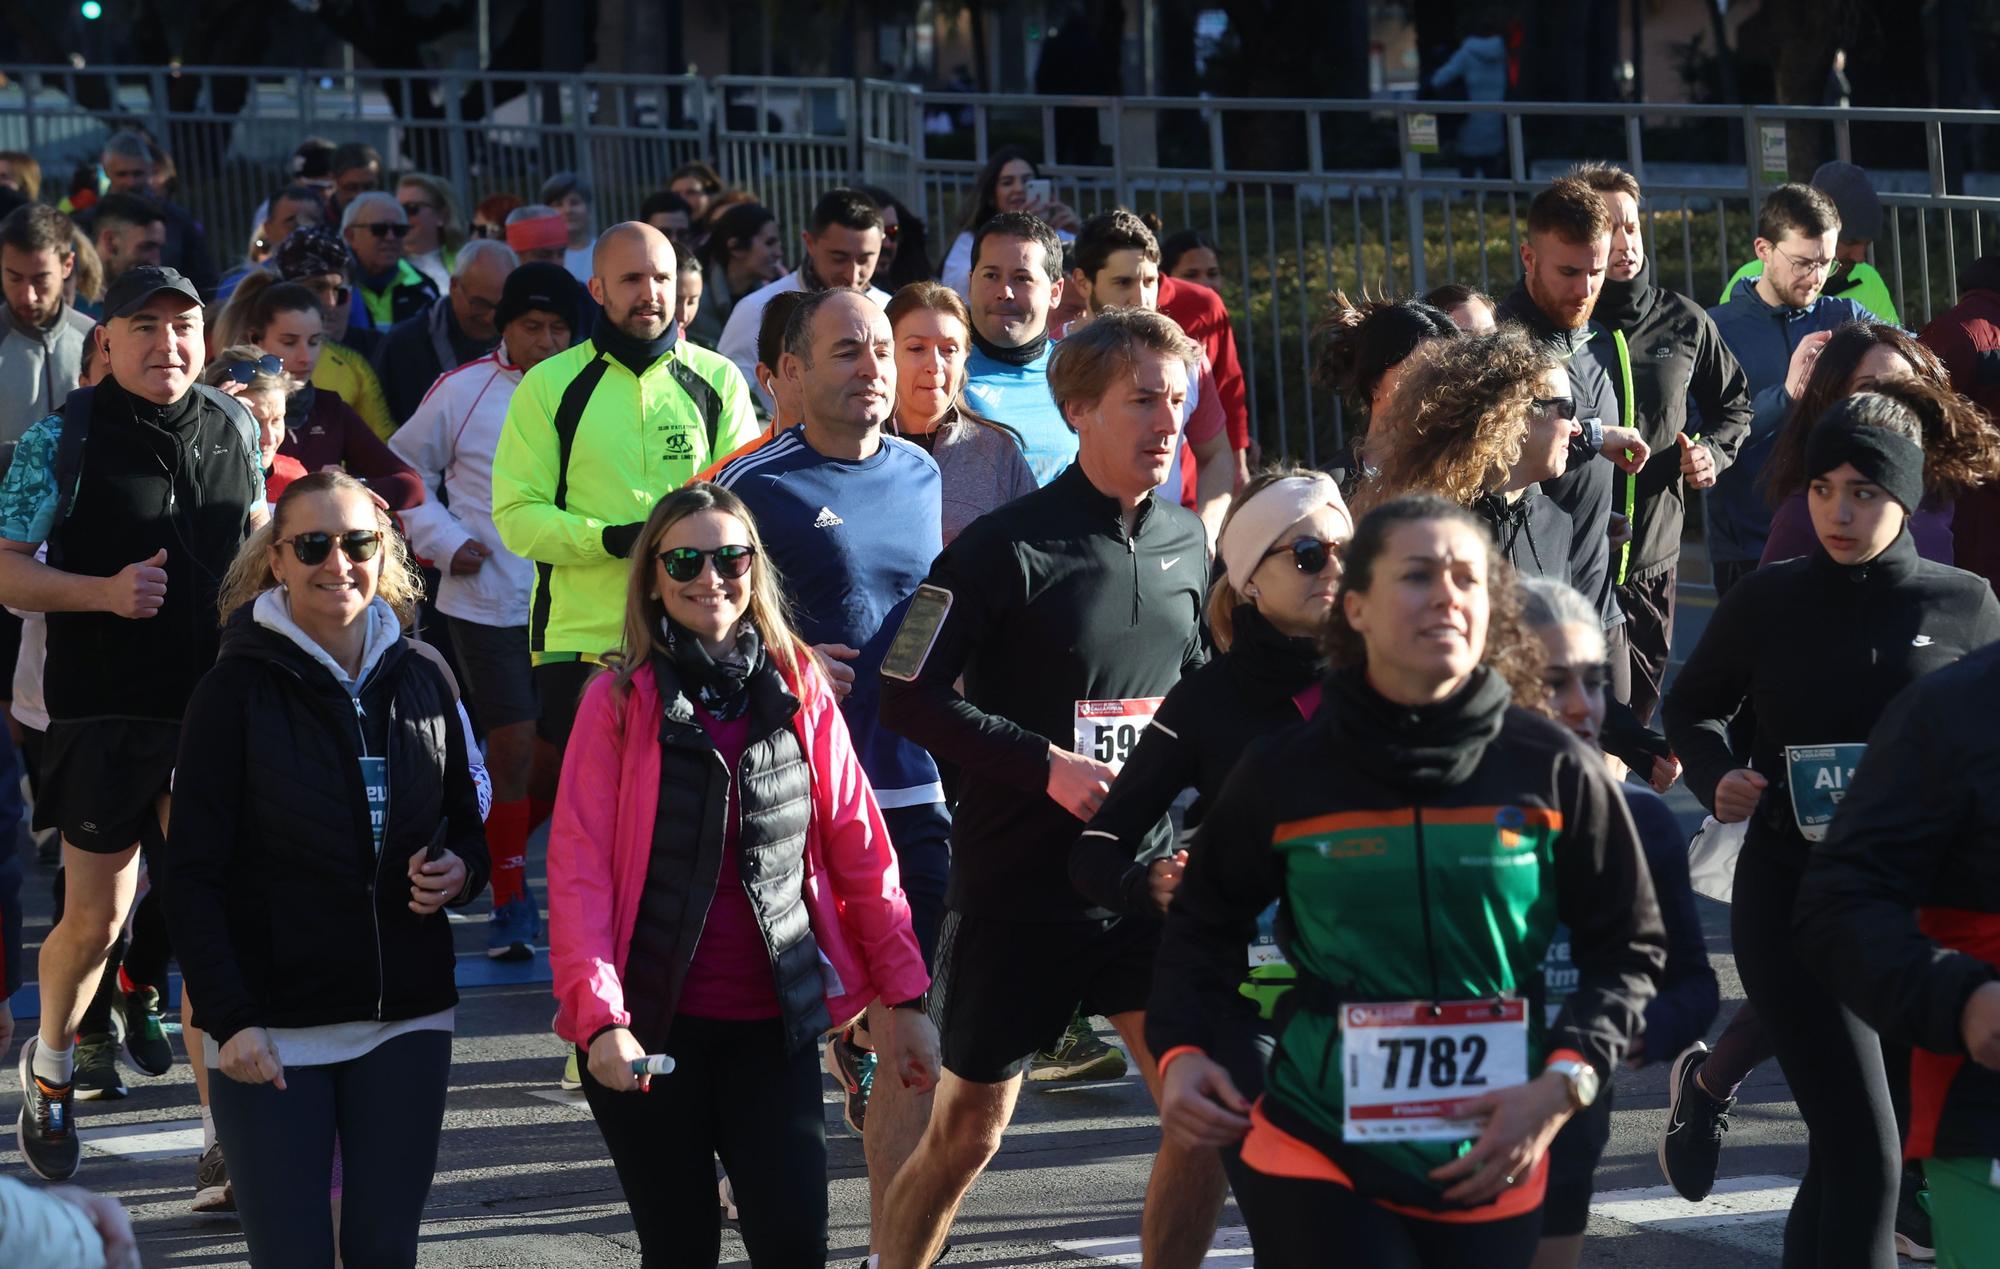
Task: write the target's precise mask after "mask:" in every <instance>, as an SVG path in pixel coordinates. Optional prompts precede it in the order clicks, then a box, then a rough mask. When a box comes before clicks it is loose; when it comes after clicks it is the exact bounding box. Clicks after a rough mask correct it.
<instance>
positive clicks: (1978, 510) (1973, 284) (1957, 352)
mask: <svg viewBox="0 0 2000 1269" xmlns="http://www.w3.org/2000/svg"><path fill="white" fill-rule="evenodd" d="M1958 287H1959V299H1958V303H1957V304H1955V305H1953V306H1952V307H1951V308H1949V309H1946V310H1945V311H1944V312H1942V313H1939V314H1938V315H1937V316H1936V317H1934V318H1932V319H1931V323H1930V325H1928V326H1926V327H1924V330H1923V334H1922V335H1920V336H1918V338H1919V339H1921V340H1922V341H1923V342H1924V343H1925V344H1926V345H1927V346H1928V347H1929V348H1930V350H1931V351H1932V352H1934V353H1936V354H1937V355H1938V358H1939V360H1941V361H1943V362H1944V368H1945V370H1947V371H1948V372H1949V373H1950V374H1951V386H1952V387H1953V388H1956V389H1957V390H1958V391H1959V392H1961V393H1963V394H1964V395H1966V396H1968V397H1971V398H1972V399H1973V400H1974V401H1976V402H1978V403H1979V405H1980V407H1981V408H1982V409H1984V410H1985V411H1986V412H1987V413H1988V414H1990V415H1992V416H1993V418H1994V419H1995V420H1996V421H2000V255H1992V256H1982V257H1980V258H1979V259H1977V260H1975V261H1973V262H1972V263H1971V264H1970V265H1968V266H1967V267H1966V270H1965V272H1964V273H1962V274H1960V275H1959V279H1958ZM1951 527H1952V539H1953V544H1952V545H1953V556H1952V562H1953V563H1954V564H1956V565H1958V567H1960V568H1962V569H1967V570H1969V571H1971V572H1974V573H1977V574H1979V575H1980V576H1981V577H1984V578H1985V579H1986V580H1987V581H1989V582H1991V583H1993V584H1994V585H1995V587H1996V588H2000V488H1996V487H1995V486H1993V485H1988V486H1986V487H1985V488H1983V489H1978V490H1974V491H1973V492H1972V493H1970V494H1967V495H1966V496H1965V497H1963V498H1961V499H1959V501H1958V504H1957V507H1956V509H1955V510H1954V512H1953V514H1952V526H1951Z"/></svg>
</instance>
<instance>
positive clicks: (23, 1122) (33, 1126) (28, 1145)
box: [14, 1036, 83, 1181]
mask: <svg viewBox="0 0 2000 1269" xmlns="http://www.w3.org/2000/svg"><path fill="white" fill-rule="evenodd" d="M41 1043H42V1041H41V1037H40V1036H30V1037H28V1042H27V1043H26V1044H24V1045H22V1046H21V1116H20V1118H19V1119H17V1120H16V1121H15V1124H14V1132H15V1140H16V1141H17V1142H19V1143H20V1147H21V1157H22V1158H23V1159H25V1160H26V1161H27V1164H28V1166H29V1167H30V1168H32V1169H33V1170H34V1173H35V1175H36V1176H38V1177H40V1178H42V1179H43V1180H44V1181H67V1180H69V1179H70V1178H71V1177H73V1176H75V1175H76V1168H77V1164H79V1163H80V1162H82V1160H83V1146H82V1143H80V1142H79V1141H78V1140H77V1139H76V1122H75V1119H74V1117H73V1116H72V1114H71V1104H70V1087H71V1086H70V1085H68V1084H50V1083H46V1082H45V1081H43V1080H42V1079H41V1078H40V1077H39V1076H37V1075H36V1074H35V1068H34V1061H35V1050H36V1049H38V1048H40V1047H41Z"/></svg>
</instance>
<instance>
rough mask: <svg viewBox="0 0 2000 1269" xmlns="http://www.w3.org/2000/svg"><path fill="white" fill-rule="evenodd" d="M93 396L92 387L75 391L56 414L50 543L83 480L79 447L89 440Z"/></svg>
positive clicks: (94, 392)
mask: <svg viewBox="0 0 2000 1269" xmlns="http://www.w3.org/2000/svg"><path fill="white" fill-rule="evenodd" d="M96 396H97V389H95V388H78V389H77V390H76V391H74V392H72V393H70V394H69V398H68V399H67V400H65V401H64V402H63V403H62V408H61V409H60V410H57V411H56V413H57V414H60V415H61V416H62V421H63V425H62V434H61V435H60V436H58V437H57V438H56V459H55V465H54V472H55V478H56V514H55V518H54V519H52V520H50V521H49V533H48V541H49V542H51V543H53V542H54V541H55V536H56V530H57V529H59V528H61V527H62V523H63V521H65V520H67V519H69V513H70V508H71V507H73V506H75V505H76V487H77V482H78V481H80V480H81V479H83V447H84V444H85V443H86V442H87V441H89V439H90V416H91V414H92V410H91V404H90V403H91V401H92V399H93V398H95V397H96Z"/></svg>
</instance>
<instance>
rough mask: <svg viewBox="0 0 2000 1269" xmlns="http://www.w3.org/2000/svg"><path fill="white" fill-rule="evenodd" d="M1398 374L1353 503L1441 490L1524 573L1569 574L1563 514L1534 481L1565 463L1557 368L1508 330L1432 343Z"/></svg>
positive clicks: (1571, 430)
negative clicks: (1370, 468) (1369, 467)
mask: <svg viewBox="0 0 2000 1269" xmlns="http://www.w3.org/2000/svg"><path fill="white" fill-rule="evenodd" d="M1396 372H1397V376H1398V382H1397V385H1396V390H1395V392H1394V393H1393V394H1392V395H1391V396H1390V397H1389V398H1388V400H1387V401H1386V403H1385V404H1384V408H1383V410H1382V417H1381V421H1380V424H1379V425H1378V426H1377V427H1376V428H1375V429H1374V431H1373V433H1372V434H1371V436H1370V441H1369V458H1370V460H1371V461H1372V462H1373V463H1374V465H1375V469H1376V470H1375V475H1374V476H1373V477H1372V478H1371V479H1370V480H1369V482H1368V483H1367V485H1366V486H1365V487H1364V488H1363V489H1362V490H1361V493H1360V496H1359V498H1358V499H1357V501H1358V503H1359V504H1360V505H1361V506H1362V507H1363V508H1367V507H1372V506H1375V505H1377V504H1379V503H1382V502H1385V501H1387V500H1389V499H1391V498H1396V497H1400V496H1401V495H1403V494H1408V493H1431V494H1436V495H1438V496H1439V497H1441V498H1444V499H1445V500H1447V501H1449V502H1452V503H1455V504H1456V505H1458V506H1461V507H1464V508H1466V509H1467V510H1469V511H1471V512H1472V513H1473V514H1474V515H1476V516H1478V517H1479V519H1480V520H1481V521H1482V522H1484V523H1485V524H1486V526H1487V527H1488V528H1489V529H1490V530H1491V531H1492V533H1493V537H1494V540H1495V541H1497V542H1498V543H1499V545H1500V554H1501V555H1502V557H1503V558H1505V559H1506V561H1507V562H1508V563H1509V564H1511V565H1513V566H1514V567H1515V568H1516V569H1517V570H1519V571H1520V572H1522V573H1523V574H1525V575H1527V576H1529V577H1548V578H1553V579H1554V580H1556V581H1562V582H1566V581H1569V580H1570V577H1569V561H1570V549H1569V548H1570V541H1571V533H1572V528H1571V525H1570V520H1569V517H1568V515H1566V514H1565V513H1564V512H1563V511H1562V509H1561V508H1560V507H1558V506H1556V504H1555V503H1554V502H1552V501H1550V500H1549V498H1548V497H1547V496H1546V495H1544V494H1543V493H1542V491H1541V487H1540V485H1541V482H1542V481H1544V480H1550V479H1553V478H1554V477H1557V476H1560V475H1562V474H1563V472H1564V471H1565V470H1567V467H1568V463H1569V441H1570V438H1571V437H1572V436H1574V435H1576V432H1577V423H1576V401H1575V399H1574V398H1573V397H1571V396H1570V387H1569V376H1568V375H1566V374H1565V373H1564V372H1563V368H1562V365H1561V364H1560V363H1559V362H1557V361H1556V359H1555V357H1554V356H1552V355H1551V354H1550V353H1549V352H1548V351H1547V350H1546V349H1544V348H1543V347H1542V346H1540V345H1539V344H1537V343H1535V341H1533V340H1531V339H1529V338H1528V336H1527V335H1526V334H1524V333H1523V332H1521V331H1519V330H1516V329H1512V328H1509V329H1506V330H1500V331H1494V332H1492V333H1490V334H1486V335H1465V336H1461V337H1459V338H1456V339H1439V340H1432V341H1428V342H1426V343H1425V344H1423V345H1422V346H1420V347H1419V348H1418V349H1417V350H1416V351H1415V352H1414V353H1412V354H1411V355H1410V357H1409V359H1408V360H1406V361H1405V362H1403V363H1402V364H1401V365H1400V366H1398V367H1397V368H1396Z"/></svg>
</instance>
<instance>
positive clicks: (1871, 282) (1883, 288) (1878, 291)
mask: <svg viewBox="0 0 2000 1269" xmlns="http://www.w3.org/2000/svg"><path fill="white" fill-rule="evenodd" d="M1763 276H1764V262H1763V261H1762V260H1752V261H1751V262H1750V263H1748V264H1746V265H1744V266H1743V267H1742V268H1740V269H1738V270H1737V271H1736V275H1735V276H1734V277H1732V278H1730V279H1729V285H1728V286H1725V287H1723V288H1722V298H1721V299H1720V300H1717V301H1716V303H1718V304H1727V303H1728V302H1729V297H1730V296H1731V295H1733V294H1735V292H1736V283H1737V282H1738V281H1739V280H1741V279H1743V278H1761V277H1763ZM1826 294H1828V295H1837V296H1839V297H1840V298H1841V299H1844V300H1853V301H1854V302H1855V303H1856V304H1859V305H1860V306H1861V307H1863V308H1865V309H1867V310H1868V311H1869V312H1871V313H1873V314H1875V316H1876V317H1879V318H1881V319H1882V320H1883V321H1885V322H1887V323H1889V325H1891V326H1901V325H1902V322H1901V321H1899V320H1897V317H1896V301H1894V300H1892V299H1890V298H1889V283H1888V282H1887V281H1885V280H1884V279H1883V277H1882V274H1881V272H1880V271H1879V270H1878V269H1876V267H1875V266H1874V265H1872V264H1866V263H1863V264H1850V265H1846V266H1844V267H1843V268H1842V269H1841V270H1840V272H1838V273H1836V274H1834V275H1833V276H1832V277H1830V278H1828V279H1827V282H1826Z"/></svg>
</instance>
